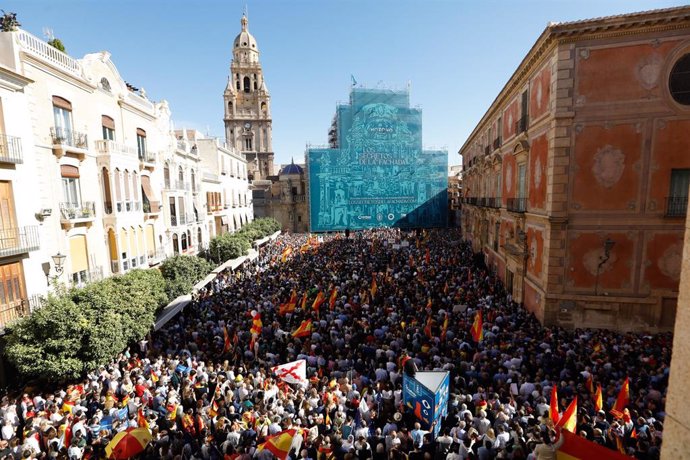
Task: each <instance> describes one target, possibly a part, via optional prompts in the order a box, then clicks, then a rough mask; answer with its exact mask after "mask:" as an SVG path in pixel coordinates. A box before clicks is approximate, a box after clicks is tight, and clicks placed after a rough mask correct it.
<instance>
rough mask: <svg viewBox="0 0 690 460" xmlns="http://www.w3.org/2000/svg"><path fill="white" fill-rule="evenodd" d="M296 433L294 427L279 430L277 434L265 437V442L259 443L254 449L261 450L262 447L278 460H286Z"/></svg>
mask: <svg viewBox="0 0 690 460" xmlns="http://www.w3.org/2000/svg"><path fill="white" fill-rule="evenodd" d="M296 435H297V430H295V429H290V430H285V431H281V432H280V433H278V434H275V435H273V436H269V437H268V438H266V442H264V443H263V444H259V445H258V446H257V448H256V450H257V451H258V452H261V451H262V450H263V449H266V450H268V451H269V452H271V453H272V454H273V455H275V456H276V458H278V459H279V460H286V459H287V456H288V453H290V450H291V449H292V447H293V442H294V441H295V436H296Z"/></svg>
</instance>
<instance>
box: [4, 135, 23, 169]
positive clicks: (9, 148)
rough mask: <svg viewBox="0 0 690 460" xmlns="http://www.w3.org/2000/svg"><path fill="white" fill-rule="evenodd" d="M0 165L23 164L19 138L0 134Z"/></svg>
mask: <svg viewBox="0 0 690 460" xmlns="http://www.w3.org/2000/svg"><path fill="white" fill-rule="evenodd" d="M0 163H13V164H18V163H24V157H23V156H22V140H21V138H19V137H15V136H8V135H7V134H0Z"/></svg>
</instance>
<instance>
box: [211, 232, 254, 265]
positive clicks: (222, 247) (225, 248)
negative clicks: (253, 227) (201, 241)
mask: <svg viewBox="0 0 690 460" xmlns="http://www.w3.org/2000/svg"><path fill="white" fill-rule="evenodd" d="M251 247H252V245H251V243H250V242H249V241H248V240H247V238H246V237H245V236H244V235H241V234H239V233H223V234H222V235H218V236H216V237H215V238H213V239H212V240H211V242H210V244H209V255H210V257H211V259H212V260H213V261H214V262H215V263H217V264H222V263H223V262H225V261H227V260H231V259H236V258H238V257H241V256H243V255H246V254H247V253H249V249H250V248H251Z"/></svg>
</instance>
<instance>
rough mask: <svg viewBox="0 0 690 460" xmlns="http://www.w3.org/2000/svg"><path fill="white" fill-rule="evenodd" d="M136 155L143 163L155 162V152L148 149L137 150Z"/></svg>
mask: <svg viewBox="0 0 690 460" xmlns="http://www.w3.org/2000/svg"><path fill="white" fill-rule="evenodd" d="M137 156H138V157H139V161H142V162H144V163H155V162H156V154H155V152H151V151H149V150H144V151H143V152H137Z"/></svg>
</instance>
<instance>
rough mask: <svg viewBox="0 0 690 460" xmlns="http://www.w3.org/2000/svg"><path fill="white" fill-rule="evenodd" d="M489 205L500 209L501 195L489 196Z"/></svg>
mask: <svg viewBox="0 0 690 460" xmlns="http://www.w3.org/2000/svg"><path fill="white" fill-rule="evenodd" d="M488 206H489V207H490V208H493V209H499V208H500V207H501V197H500V196H499V197H494V198H489V205H488Z"/></svg>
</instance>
